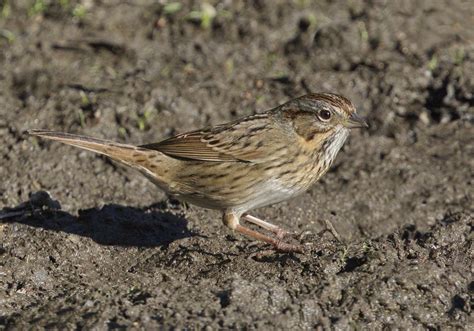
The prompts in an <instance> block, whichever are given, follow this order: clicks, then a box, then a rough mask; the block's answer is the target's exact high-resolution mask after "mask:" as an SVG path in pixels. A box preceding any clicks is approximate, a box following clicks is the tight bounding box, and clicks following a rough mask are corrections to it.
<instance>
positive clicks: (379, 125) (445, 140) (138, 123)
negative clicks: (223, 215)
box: [0, 0, 474, 329]
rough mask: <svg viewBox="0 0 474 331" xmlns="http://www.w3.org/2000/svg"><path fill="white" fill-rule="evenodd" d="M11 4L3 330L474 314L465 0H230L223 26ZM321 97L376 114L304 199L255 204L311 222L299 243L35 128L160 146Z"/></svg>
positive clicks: (138, 6)
mask: <svg viewBox="0 0 474 331" xmlns="http://www.w3.org/2000/svg"><path fill="white" fill-rule="evenodd" d="M5 3H6V2H5V1H3V2H2V1H0V6H2V5H4V4H5ZM8 3H9V14H8V15H5V14H2V15H3V16H0V47H1V52H0V68H1V70H0V146H1V148H0V153H1V155H0V158H1V167H0V178H1V181H0V209H1V212H0V217H1V221H0V222H1V223H0V245H1V246H0V285H1V286H0V328H2V329H3V328H5V329H21V328H26V327H28V326H35V327H38V328H40V327H44V328H61V329H62V328H67V329H77V328H96V329H106V328H127V327H128V328H145V329H153V328H156V327H160V326H162V327H163V326H164V327H171V326H176V327H178V328H184V327H188V328H200V327H206V326H208V327H211V328H212V329H216V328H241V327H247V328H251V329H255V328H261V329H271V328H277V329H289V328H301V329H313V328H317V327H320V328H324V329H331V328H333V329H352V328H366V327H369V328H376V329H381V328H383V327H386V328H394V327H400V328H402V329H425V328H431V329H447V328H458V329H469V328H471V329H472V327H473V320H472V309H473V292H474V279H473V271H474V270H473V263H472V261H473V260H472V259H473V242H472V239H473V232H472V227H473V215H474V213H473V205H474V204H473V188H472V186H473V169H474V139H473V137H474V126H473V123H474V122H473V115H474V96H473V91H474V83H473V82H474V44H473V41H474V30H473V29H472V23H471V22H472V19H473V17H474V7H473V6H472V3H470V1H461V0H458V1H447V0H446V1H404V2H398V1H397V2H395V1H393V2H389V1H387V2H381V1H380V2H374V3H370V4H369V3H368V2H363V1H351V2H346V1H321V2H314V3H313V2H310V1H294V2H288V1H276V2H273V1H256V2H254V3H252V4H250V3H247V2H240V1H232V2H230V1H221V2H211V4H212V5H213V6H214V8H215V9H216V12H217V15H216V16H215V17H214V19H213V20H211V21H210V25H209V26H206V24H202V23H201V24H200V23H199V22H196V21H190V20H189V19H188V17H189V14H190V13H191V12H192V11H199V10H201V9H202V8H201V6H200V4H199V2H183V4H182V6H181V8H178V9H179V10H178V11H175V10H176V8H177V7H175V8H172V7H169V6H168V7H166V6H163V5H162V4H160V3H159V2H157V1H151V0H150V1H146V0H141V1H134V2H127V3H125V2H122V1H101V2H90V3H89V5H88V6H89V7H87V8H86V12H85V15H83V16H80V17H79V16H78V15H77V13H78V12H77V11H73V8H76V7H75V6H77V5H81V4H82V2H78V1H69V4H68V5H67V8H64V7H62V6H60V5H59V4H58V3H59V2H47V1H46V2H45V3H46V4H47V6H46V8H45V9H44V11H42V12H39V13H38V12H32V11H31V8H32V7H31V6H32V3H33V1H26V0H25V1H9V2H8ZM84 3H85V2H84ZM72 12H74V13H75V15H72V14H71V13H72ZM2 13H4V12H2ZM322 90H324V91H335V92H339V93H341V94H344V95H346V96H347V97H349V98H350V99H351V100H353V102H354V103H355V104H356V105H357V107H358V109H359V112H360V113H361V114H362V115H363V116H365V117H366V118H367V119H368V120H369V122H370V123H371V128H370V130H368V131H364V132H363V131H358V132H354V133H353V134H352V135H351V137H350V139H349V141H348V142H347V143H346V145H345V146H344V148H343V150H342V151H341V153H340V154H339V155H338V157H337V160H336V164H335V165H334V167H333V168H332V170H331V171H330V172H329V173H328V174H326V175H325V176H324V177H323V179H322V180H321V181H320V182H319V183H318V184H316V185H315V186H314V187H313V188H312V189H311V190H310V191H309V192H308V193H306V194H304V195H302V196H300V197H298V198H296V199H293V200H290V201H287V202H284V203H281V204H278V205H275V206H271V207H267V208H262V209H259V210H257V211H256V215H258V216H260V217H262V218H264V219H266V220H270V221H272V222H275V223H277V224H279V225H281V226H283V227H285V228H287V229H289V230H293V231H297V232H306V231H308V233H307V234H306V235H305V236H304V241H305V242H309V243H311V248H310V249H309V252H308V253H307V254H304V255H300V254H298V255H292V254H277V253H274V254H262V253H261V251H262V249H265V248H266V247H264V246H262V245H261V244H259V243H254V242H251V241H249V240H247V239H246V238H243V237H240V236H234V235H232V234H231V233H230V232H229V231H228V230H227V229H225V228H224V227H222V225H221V222H220V215H219V213H217V212H214V211H207V210H203V209H199V208H196V207H193V206H185V205H183V204H180V203H179V202H177V201H173V200H169V199H168V198H167V197H166V196H165V195H164V194H163V193H162V192H160V191H159V190H158V189H156V188H155V187H154V186H153V185H152V184H151V183H149V182H148V181H147V180H146V179H144V178H142V177H141V176H140V175H138V174H137V173H135V172H133V171H129V170H126V169H124V168H122V167H119V166H116V165H115V164H114V163H112V162H110V161H108V160H107V159H105V158H102V157H99V156H97V155H93V154H91V153H88V152H84V151H79V150H77V149H73V148H71V147H68V146H63V145H60V144H57V143H50V142H45V141H40V140H35V139H33V138H29V137H27V135H26V130H27V129H31V128H49V129H56V130H64V131H69V132H75V133H82V134H87V135H93V136H98V137H104V138H109V139H114V140H117V141H126V142H130V143H137V144H138V143H145V142H152V141H157V140H160V139H162V138H165V137H168V136H170V135H171V134H174V133H178V132H184V131H187V130H191V129H196V128H199V127H202V126H206V125H211V124H217V123H221V122H225V121H228V120H231V119H235V118H237V117H240V116H245V115H249V114H252V113H255V112H258V111H262V110H265V109H268V108H271V107H274V106H276V105H278V104H279V103H281V102H284V101H286V100H288V99H290V98H292V97H295V96H298V95H301V94H304V93H306V92H307V91H322ZM43 191H48V192H49V194H50V197H48V196H47V195H45V193H44V192H43ZM50 199H52V200H50ZM324 220H326V221H329V222H331V224H333V226H334V227H335V229H336V230H337V231H338V233H339V234H340V235H341V237H342V242H338V241H337V240H335V239H334V237H333V236H331V234H330V233H328V232H324V231H323V230H324V229H325V225H324V224H325V222H324Z"/></svg>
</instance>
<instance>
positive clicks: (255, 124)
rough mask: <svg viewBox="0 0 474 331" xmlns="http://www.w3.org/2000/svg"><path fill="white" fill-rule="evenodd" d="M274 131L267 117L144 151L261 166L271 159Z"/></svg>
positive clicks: (176, 138) (190, 134) (185, 135)
mask: <svg viewBox="0 0 474 331" xmlns="http://www.w3.org/2000/svg"><path fill="white" fill-rule="evenodd" d="M274 129H275V125H274V123H273V121H271V120H270V119H269V114H266V113H265V114H259V115H253V116H250V117H247V118H244V119H241V120H238V121H235V122H231V123H228V124H223V125H218V126H216V127H213V128H209V129H204V130H199V131H192V132H188V133H183V134H179V135H177V136H174V137H172V138H169V139H166V140H163V141H161V142H158V143H155V144H148V145H143V146H140V147H143V148H148V149H154V150H158V151H160V152H162V153H164V154H166V155H168V156H171V157H176V158H182V159H189V160H200V161H210V162H255V163H258V162H262V161H263V160H264V159H267V158H268V157H269V156H271V155H270V154H269V149H268V145H267V143H268V142H269V141H270V140H271V139H272V137H275V135H274V133H275V131H274ZM265 146H267V147H265Z"/></svg>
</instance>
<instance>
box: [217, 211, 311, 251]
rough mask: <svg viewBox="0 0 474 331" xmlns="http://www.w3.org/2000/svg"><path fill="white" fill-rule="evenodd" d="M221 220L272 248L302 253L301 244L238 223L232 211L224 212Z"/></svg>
mask: <svg viewBox="0 0 474 331" xmlns="http://www.w3.org/2000/svg"><path fill="white" fill-rule="evenodd" d="M222 221H223V223H224V225H225V226H227V227H228V228H230V229H232V230H234V231H237V232H240V233H241V234H243V235H245V236H247V237H250V238H253V239H256V240H260V241H263V242H266V243H267V244H270V245H272V246H273V248H274V249H275V250H277V251H280V252H287V253H291V252H294V253H303V252H304V249H303V246H301V245H293V244H289V243H286V242H284V241H282V240H281V239H275V238H272V237H270V236H267V235H265V234H262V233H260V232H257V231H254V230H252V229H249V228H247V227H245V226H243V225H240V222H239V217H238V216H237V215H235V214H234V213H232V212H224V215H223V218H222ZM265 223H266V222H265ZM272 225H273V224H272Z"/></svg>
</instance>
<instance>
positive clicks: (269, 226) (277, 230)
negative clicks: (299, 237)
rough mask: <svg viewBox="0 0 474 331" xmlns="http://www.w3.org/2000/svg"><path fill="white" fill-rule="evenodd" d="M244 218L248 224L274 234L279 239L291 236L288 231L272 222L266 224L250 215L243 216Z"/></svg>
mask: <svg viewBox="0 0 474 331" xmlns="http://www.w3.org/2000/svg"><path fill="white" fill-rule="evenodd" d="M242 218H243V219H245V220H246V221H247V222H250V223H253V224H255V225H257V226H259V227H261V228H263V229H265V230H268V231H270V232H272V233H274V234H275V236H276V237H277V238H278V239H283V238H285V236H287V235H289V234H290V232H288V231H286V230H285V229H282V228H280V227H279V226H277V225H275V224H272V223H270V222H265V221H264V220H261V219H260V218H257V217H255V216H252V215H249V214H243V215H242Z"/></svg>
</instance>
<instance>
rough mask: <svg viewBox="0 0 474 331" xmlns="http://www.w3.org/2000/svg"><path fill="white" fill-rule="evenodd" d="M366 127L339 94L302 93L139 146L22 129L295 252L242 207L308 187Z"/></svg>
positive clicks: (283, 233) (267, 224)
mask: <svg viewBox="0 0 474 331" xmlns="http://www.w3.org/2000/svg"><path fill="white" fill-rule="evenodd" d="M366 127H368V125H367V123H366V121H365V120H364V119H362V118H361V117H360V116H359V115H358V114H357V113H356V108H355V107H354V105H353V104H352V102H350V101H349V100H348V99H347V98H345V97H343V96H341V95H337V94H333V93H310V94H306V95H303V96H301V97H298V98H295V99H292V100H290V101H288V102H286V103H284V104H282V105H280V106H278V107H276V108H273V109H271V110H268V111H265V112H263V113H259V114H255V115H251V116H247V117H243V118H240V119H237V120H235V121H232V122H229V123H225V124H220V125H216V126H213V127H208V128H204V129H201V130H196V131H191V132H186V133H182V134H178V135H176V136H174V137H171V138H168V139H165V140H162V141H160V142H157V143H152V144H146V145H140V146H134V145H129V144H122V143H117V142H114V141H110V140H104V139H98V138H92V137H86V136H82V135H76V134H70V133H62V132H55V131H48V130H31V131H29V132H28V133H29V134H30V135H32V136H37V137H41V138H46V139H51V140H56V141H59V142H62V143H65V144H68V145H72V146H75V147H79V148H82V149H85V150H89V151H92V152H96V153H99V154H103V155H106V156H108V157H109V158H111V159H113V160H115V161H118V162H120V163H122V164H124V165H126V166H129V167H132V168H134V169H136V170H138V171H139V172H141V173H142V174H143V175H144V176H145V177H147V178H148V179H149V180H150V181H151V182H153V183H154V184H155V185H156V186H158V187H159V188H160V189H162V190H163V191H165V192H166V193H168V194H170V195H172V196H174V197H176V198H177V199H179V200H182V201H185V202H188V203H191V204H194V205H197V206H200V207H203V208H208V209H216V210H220V211H222V214H223V216H222V221H223V223H224V225H225V226H227V227H228V228H230V229H231V230H233V231H236V232H238V233H241V234H243V235H246V236H248V237H250V238H253V239H257V240H259V241H263V242H265V243H268V244H270V245H272V247H273V248H274V249H275V250H277V251H283V252H297V253H302V252H304V247H303V246H302V245H297V244H292V243H288V242H285V240H284V238H285V236H286V235H288V234H289V232H288V231H286V230H284V229H282V228H281V227H279V226H277V225H274V224H272V223H270V222H267V221H264V220H262V219H259V218H257V217H255V216H252V215H250V214H249V212H250V211H251V210H253V209H256V208H259V207H263V206H268V205H271V204H275V203H278V202H281V201H284V200H287V199H291V198H293V197H295V196H298V195H300V194H302V193H303V192H305V191H306V190H308V189H309V188H310V187H311V186H312V185H313V184H314V183H315V182H317V181H318V179H319V178H321V176H323V175H324V174H325V173H326V172H327V171H328V169H329V168H330V166H331V165H332V163H333V162H334V159H335V158H336V155H337V154H338V152H339V150H340V149H341V147H342V146H343V144H344V142H345V141H346V139H347V137H348V135H349V132H350V130H351V129H353V128H366ZM242 219H243V220H245V221H247V222H249V223H253V224H254V225H256V226H258V227H260V228H262V229H264V230H266V231H268V232H269V233H265V232H259V231H256V230H253V229H251V228H249V227H247V226H245V225H243V224H241V222H240V221H241V220H242Z"/></svg>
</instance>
